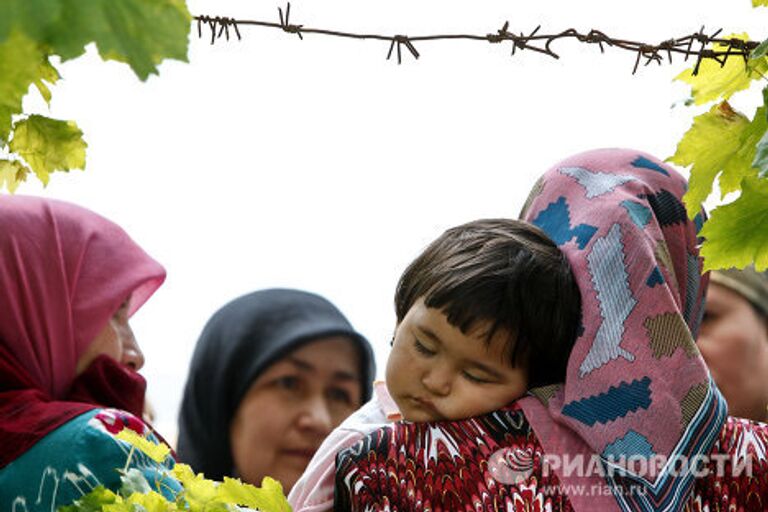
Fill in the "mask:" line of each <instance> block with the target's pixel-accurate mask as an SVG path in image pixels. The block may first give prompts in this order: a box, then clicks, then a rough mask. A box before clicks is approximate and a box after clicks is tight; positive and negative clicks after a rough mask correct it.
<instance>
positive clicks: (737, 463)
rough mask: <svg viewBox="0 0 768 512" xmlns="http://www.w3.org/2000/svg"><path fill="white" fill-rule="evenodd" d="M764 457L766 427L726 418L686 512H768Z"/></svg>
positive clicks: (767, 471) (767, 472)
mask: <svg viewBox="0 0 768 512" xmlns="http://www.w3.org/2000/svg"><path fill="white" fill-rule="evenodd" d="M767 453H768V425H767V424H765V423H757V422H753V421H749V420H744V419H741V418H733V417H729V418H728V422H727V423H726V424H725V426H724V427H723V429H722V430H721V431H720V437H719V438H718V440H717V441H716V443H715V447H714V449H713V450H712V454H717V455H715V456H710V458H709V459H708V462H709V463H708V464H707V466H706V468H703V469H702V471H701V472H702V473H705V475H704V476H702V477H699V478H697V479H696V480H695V483H694V487H693V493H692V496H691V498H690V499H689V500H688V503H686V507H685V509H684V510H685V512H717V511H722V512H726V511H728V512H731V511H733V512H765V511H766V510H768V455H767ZM718 455H721V456H718Z"/></svg>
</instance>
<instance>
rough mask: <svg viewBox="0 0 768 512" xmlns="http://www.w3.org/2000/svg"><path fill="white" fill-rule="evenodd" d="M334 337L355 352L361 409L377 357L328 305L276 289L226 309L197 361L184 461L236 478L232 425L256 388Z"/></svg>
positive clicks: (185, 405) (188, 399)
mask: <svg viewBox="0 0 768 512" xmlns="http://www.w3.org/2000/svg"><path fill="white" fill-rule="evenodd" d="M337 335H342V336H347V337H349V339H350V340H352V342H353V343H354V344H355V345H356V346H357V347H358V350H359V353H360V361H361V367H360V370H361V371H360V374H361V379H362V381H361V382H362V397H363V403H364V402H365V401H367V400H368V399H369V398H370V396H371V385H372V381H373V378H374V376H375V374H376V367H375V362H374V359H373V351H372V350H371V346H370V344H369V343H368V341H367V340H366V339H365V338H364V337H363V336H362V335H361V334H359V333H358V332H356V331H355V330H354V329H353V328H352V325H350V323H349V321H347V319H346V318H345V317H344V315H342V314H341V312H340V311H339V310H338V309H337V308H336V307H335V306H334V305H333V304H331V303H330V302H328V301H327V300H326V299H324V298H322V297H320V296H319V295H315V294H312V293H307V292H303V291H299V290H285V289H271V290H261V291H257V292H253V293H250V294H248V295H244V296H242V297H239V298H237V299H235V300H233V301H232V302H230V303H229V304H227V305H225V306H224V307H222V308H221V309H220V310H219V311H217V312H216V313H215V314H214V315H213V316H212V317H211V319H210V320H209V321H208V323H207V324H206V326H205V328H204V329H203V332H202V334H201V335H200V339H199V340H198V342H197V346H196V347H195V353H194V355H193V356H192V363H191V365H190V369H189V376H188V377H187V384H186V386H185V389H184V397H183V399H182V403H181V412H180V413H179V442H178V450H177V454H178V458H179V460H180V461H181V462H184V463H186V464H189V465H190V466H192V468H193V469H194V470H195V471H197V472H202V473H205V476H206V477H207V478H212V479H215V480H221V479H222V478H223V477H224V476H232V475H233V473H234V463H233V460H232V453H231V450H230V439H229V428H230V423H231V421H232V417H233V416H234V415H235V413H236V412H237V409H238V406H239V405H240V401H241V400H242V399H243V397H244V396H245V394H246V392H247V391H248V389H249V388H250V387H251V384H252V383H253V381H254V380H255V379H256V378H257V377H258V376H259V375H260V374H261V373H262V372H263V371H264V370H266V369H267V368H268V367H269V366H270V365H272V364H273V363H274V362H276V361H277V360H279V359H281V358H282V357H283V356H285V355H287V354H288V353H290V352H292V351H294V350H296V349H297V348H299V347H300V346H301V345H303V344H304V343H307V342H310V341H315V340H318V339H320V338H326V337H330V336H337ZM361 405H362V403H361Z"/></svg>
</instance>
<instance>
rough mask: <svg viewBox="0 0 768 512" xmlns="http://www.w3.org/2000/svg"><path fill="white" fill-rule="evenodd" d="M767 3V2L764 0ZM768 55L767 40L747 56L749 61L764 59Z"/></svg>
mask: <svg viewBox="0 0 768 512" xmlns="http://www.w3.org/2000/svg"><path fill="white" fill-rule="evenodd" d="M766 1H768V0H766ZM766 53H768V39H766V40H765V41H763V42H762V43H760V44H759V45H758V46H757V48H755V49H754V50H752V53H751V54H749V58H750V59H759V58H760V57H764V56H765V54H766Z"/></svg>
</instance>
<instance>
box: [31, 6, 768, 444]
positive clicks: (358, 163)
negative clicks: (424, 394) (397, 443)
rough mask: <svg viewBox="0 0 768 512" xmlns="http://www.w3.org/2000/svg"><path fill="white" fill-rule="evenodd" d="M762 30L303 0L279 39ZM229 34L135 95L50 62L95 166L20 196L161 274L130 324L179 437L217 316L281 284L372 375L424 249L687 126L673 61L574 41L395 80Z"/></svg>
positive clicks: (258, 9) (271, 15)
mask: <svg viewBox="0 0 768 512" xmlns="http://www.w3.org/2000/svg"><path fill="white" fill-rule="evenodd" d="M188 3H189V7H190V10H191V11H192V13H193V14H211V15H226V16H232V17H236V18H241V19H259V20H275V21H276V20H277V7H278V5H281V6H283V7H284V4H280V3H273V2H265V1H255V0H251V1H235V0H216V1H213V0H189V2H188ZM766 12H768V11H766V10H765V9H763V10H753V9H752V8H751V3H750V1H749V0H731V1H729V2H727V3H724V2H722V1H714V0H676V1H669V0H664V1H661V0H646V1H644V2H617V1H615V0H614V1H597V0H581V1H579V2H572V1H564V0H557V1H555V0H537V1H535V2H534V1H528V2H521V1H510V0H507V1H483V2H470V1H468V0H464V1H461V2H457V1H451V0H440V1H437V0H420V1H418V2H413V1H404V0H388V1H371V0H355V1H351V0H347V1H340V0H334V1H325V0H315V1H311V2H310V1H304V0H294V2H292V4H291V21H292V22H293V23H301V24H304V25H306V26H311V27H316V28H330V29H338V30H346V31H353V32H354V31H365V32H378V33H383V34H396V33H405V34H408V35H411V36H415V35H426V34H434V33H451V32H470V33H478V34H485V33H488V32H492V31H495V30H496V29H497V28H499V27H500V26H501V25H502V24H503V22H504V21H505V20H508V21H509V23H510V30H511V31H515V32H520V31H524V32H530V31H531V30H532V29H534V28H535V27H536V26H537V25H539V24H540V25H541V29H540V30H541V33H552V32H559V31H562V30H565V29H567V28H576V29H578V30H580V31H583V32H587V31H588V30H589V29H590V28H595V29H599V30H602V31H603V32H605V33H607V34H608V35H611V36H616V37H623V38H626V39H633V40H642V41H645V42H649V43H658V42H661V41H663V40H665V39H668V38H670V37H673V36H677V37H679V36H682V35H686V34H689V33H691V32H693V31H695V30H698V29H699V27H701V26H702V25H705V26H706V27H707V29H708V30H711V29H715V28H721V27H722V28H723V29H724V33H730V32H735V31H743V30H748V31H749V34H750V36H752V38H754V39H759V38H764V37H766V36H768V34H766V33H765V31H764V30H763V29H764V27H765V26H767V25H768V24H766V18H767V16H766ZM241 33H242V36H243V40H242V41H240V42H237V41H230V42H229V43H227V42H225V41H223V40H222V41H220V42H218V43H217V44H216V45H214V46H211V45H210V44H209V39H208V38H207V37H204V38H203V39H202V40H200V39H198V38H197V35H196V30H193V32H192V38H191V40H190V46H189V63H188V64H182V63H178V62H166V63H164V64H163V65H162V66H161V74H160V76H159V77H152V78H151V79H150V80H149V81H148V82H146V83H141V82H139V80H138V79H136V78H135V76H134V75H132V73H131V72H130V70H129V69H128V68H127V66H125V65H122V64H117V63H114V62H110V63H103V62H101V60H100V59H99V58H98V56H97V55H95V52H93V51H91V52H89V54H88V55H87V56H86V57H84V58H81V59H78V60H75V61H72V62H69V63H66V64H65V65H63V66H61V68H60V70H61V72H62V75H63V78H64V79H63V80H62V81H61V82H60V84H59V85H58V86H57V87H55V88H54V90H53V102H52V104H51V107H50V111H49V115H52V116H54V117H58V118H63V119H74V120H76V121H77V122H78V124H79V125H80V127H81V128H82V129H83V130H84V132H85V134H86V138H87V141H88V144H89V148H88V163H87V169H86V171H85V172H80V171H74V172H71V173H69V174H68V175H65V174H60V175H54V176H53V178H52V180H51V183H50V184H49V185H48V187H47V188H46V189H43V188H42V186H40V185H38V184H36V183H32V184H28V185H23V186H22V187H21V188H20V191H19V192H20V193H25V194H36V195H44V196H49V197H57V198H62V199H66V200H70V201H74V202H77V203H79V204H82V205H84V206H86V207H88V208H91V209H93V210H95V211H97V212H99V213H101V214H103V215H105V216H106V217H108V218H110V219H112V220H114V221H116V222H117V223H119V224H121V225H122V226H123V227H124V228H125V229H126V230H127V231H128V232H129V233H130V234H131V235H132V236H133V238H134V239H135V240H136V241H137V242H139V243H140V244H141V245H142V246H143V247H144V248H145V249H146V250H147V251H148V252H149V253H150V254H151V255H153V256H154V257H155V258H157V259H158V260H159V261H160V262H162V263H163V264H164V265H165V266H166V268H167V270H168V280H167V281H166V284H165V285H164V286H163V287H162V288H161V289H160V290H159V291H158V292H157V294H156V295H155V296H154V298H153V299H152V300H150V302H148V303H147V305H146V306H145V307H144V308H143V309H142V310H140V311H139V313H138V314H137V315H136V316H135V317H134V319H133V322H132V323H133V326H134V330H135V332H136V335H137V339H138V340H139V342H140V343H141V345H142V347H143V349H144V351H145V355H146V358H147V364H146V366H145V369H144V371H143V373H144V375H145V376H146V377H147V379H148V381H149V395H150V398H151V400H152V401H153V402H154V404H155V406H156V408H157V410H158V415H159V417H158V422H157V424H158V428H159V429H160V431H161V432H164V433H166V434H169V435H170V436H171V437H172V436H173V432H174V431H175V420H176V414H177V409H178V403H179V399H180V395H181V391H182V387H183V384H184V379H185V375H186V371H187V366H188V363H189V358H190V356H191V352H192V349H193V346H194V343H195V340H196V339H197V336H198V334H199V332H200V330H201V328H202V326H203V324H204V323H205V322H206V320H207V319H208V317H209V316H210V315H211V314H212V313H213V312H214V311H215V310H216V309H217V308H219V307H220V306H221V305H223V304H224V303H225V302H227V301H228V300H230V299H232V298H234V297H235V296H237V295H240V294H243V293H246V292H249V291H252V290H255V289H259V288H265V287H273V286H283V287H297V288H304V289H307V290H311V291H314V292H317V293H320V294H322V295H325V296H326V297H328V298H329V299H330V300H332V301H333V302H334V303H336V304H337V305H338V306H339V307H340V308H341V309H342V310H343V311H344V313H345V314H346V315H347V316H348V317H349V318H350V320H351V321H352V323H353V324H354V325H355V326H356V327H357V329H358V330H360V331H361V332H362V333H363V334H365V335H366V336H367V337H368V338H369V339H370V341H371V342H372V343H373V345H374V347H375V348H376V353H377V358H378V365H379V371H380V372H381V371H382V369H383V367H384V363H385V360H386V354H387V349H388V341H389V339H390V337H391V333H392V330H393V328H394V312H393V306H392V296H393V291H394V286H395V283H396V280H397V278H398V276H399V274H400V272H401V271H402V270H403V269H404V267H405V266H406V265H407V263H408V262H409V261H410V260H411V259H412V258H413V257H414V256H415V255H416V254H417V253H418V252H419V251H420V250H421V249H422V248H423V247H424V246H425V245H426V244H427V243H428V242H429V241H431V240H432V239H433V238H435V237H436V236H437V235H438V234H439V233H440V232H442V231H443V230H444V229H446V228H448V227H450V226H453V225H456V224H458V223H462V222H465V221H469V220H472V219H476V218H481V217H497V216H516V215H517V213H518V211H519V209H520V206H521V205H522V203H523V201H524V199H525V197H526V195H527V192H528V190H529V188H530V187H531V186H532V184H533V183H534V181H535V179H536V178H537V176H538V175H539V174H541V173H542V172H543V171H544V170H545V169H547V168H548V167H549V166H550V165H552V164H553V163H555V162H556V161H557V160H559V159H561V158H563V157H565V156H567V155H569V154H571V153H574V152H578V151H582V150H587V149H591V148H596V147H606V146H615V147H635V148H638V149H643V150H646V151H649V152H651V153H654V154H656V155H658V156H660V157H668V156H670V155H671V154H672V153H673V152H674V148H675V143H676V141H677V140H678V139H679V138H680V137H681V135H682V134H683V132H684V131H685V130H686V129H687V127H688V125H689V123H690V119H691V117H692V114H693V112H694V111H693V110H691V109H687V108H685V107H681V106H678V107H675V108H672V105H673V104H675V103H677V102H680V101H681V100H683V99H684V98H685V97H686V95H687V89H686V88H685V87H684V86H683V85H681V84H675V83H673V82H672V78H673V76H675V75H676V74H677V73H679V72H680V71H681V70H682V69H683V68H684V64H683V63H682V61H681V60H680V59H678V60H677V62H676V63H675V64H674V65H672V66H669V65H666V64H665V65H663V66H656V65H651V66H648V67H642V68H640V70H639V72H638V74H637V75H636V76H632V74H631V70H632V66H633V64H634V58H635V57H634V55H632V54H629V53H626V52H623V51H619V50H611V49H608V51H607V53H606V54H605V55H600V53H599V50H598V48H597V47H593V46H589V47H587V46H584V45H580V44H578V43H576V42H574V41H561V42H559V43H556V46H555V49H556V51H558V52H559V53H560V54H561V59H560V60H553V59H550V58H547V57H545V56H542V55H539V54H536V53H533V52H530V51H524V52H521V53H520V52H518V53H517V55H516V56H514V57H510V56H509V53H510V49H511V46H510V43H505V44H503V45H490V44H486V43H477V42H475V43H468V42H425V43H421V44H418V45H417V49H418V50H419V51H420V53H421V59H419V61H417V62H415V61H414V60H413V59H412V58H411V57H410V55H409V54H407V53H404V59H403V61H404V62H403V64H402V65H401V66H398V65H397V64H396V63H395V62H394V61H386V60H385V56H386V52H387V49H388V44H387V43H384V42H375V41H352V40H339V39H332V38H326V37H323V36H313V35H306V36H305V37H304V40H303V41H301V40H299V38H298V37H297V36H295V35H290V34H284V33H282V32H280V31H276V30H273V29H257V28H249V27H242V28H241ZM205 36H208V33H205ZM30 96H33V95H30ZM745 104H750V103H745ZM752 104H753V103H752ZM27 105H28V107H29V108H30V109H33V110H34V109H38V110H41V111H47V109H46V108H44V106H43V105H41V104H40V101H36V100H35V99H34V98H30V99H29V101H28V103H27ZM736 105H737V106H738V105H739V102H738V101H736ZM749 114H750V115H751V114H752V112H751V111H750V112H749Z"/></svg>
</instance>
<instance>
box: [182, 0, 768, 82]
mask: <svg viewBox="0 0 768 512" xmlns="http://www.w3.org/2000/svg"><path fill="white" fill-rule="evenodd" d="M277 11H278V17H279V21H259V20H238V19H235V18H229V17H226V16H207V15H203V16H195V17H194V19H195V20H196V21H197V33H198V36H199V37H201V38H202V37H203V25H207V26H208V28H209V29H210V33H211V44H214V43H215V42H216V41H217V40H218V39H221V38H222V37H226V39H227V41H228V40H229V37H230V28H232V29H233V30H234V32H235V35H237V38H238V40H242V36H241V34H240V29H239V28H238V27H240V26H244V25H246V26H248V25H249V26H257V27H266V28H275V29H279V30H282V31H283V32H286V33H288V34H296V35H297V36H298V37H299V39H301V40H303V39H304V34H320V35H324V36H331V37H341V38H347V39H373V40H378V41H387V42H389V43H390V44H389V51H388V52H387V60H389V59H391V57H392V53H393V51H394V50H396V52H397V63H398V64H402V61H403V58H402V49H401V47H403V46H404V47H405V48H406V49H407V50H408V52H410V54H411V55H412V56H413V58H414V59H418V58H419V57H420V56H421V54H420V53H419V52H418V51H417V50H416V47H415V45H414V43H419V42H423V41H441V40H442V41H445V40H467V41H481V42H487V43H491V44H501V43H504V42H505V41H511V42H512V52H511V55H515V53H516V52H517V51H518V50H519V51H523V50H531V51H533V52H537V53H541V54H543V55H546V56H549V57H552V58H554V59H559V58H560V55H558V54H557V53H556V52H555V51H554V50H553V49H552V46H553V43H555V42H556V41H558V40H560V39H575V40H577V41H578V42H580V43H585V44H597V45H598V46H599V48H600V52H601V53H605V47H606V46H608V47H612V48H618V49H621V50H625V51H629V52H632V53H635V54H636V55H637V58H636V59H635V65H634V68H633V69H632V74H635V73H637V69H638V67H639V65H640V63H641V62H642V61H645V62H644V65H645V66H647V65H648V64H650V63H652V62H656V63H658V64H661V63H662V61H663V60H664V57H663V56H664V55H666V56H667V58H668V60H669V62H670V63H672V56H673V55H684V56H685V60H686V61H687V60H688V58H689V57H696V59H697V60H696V65H695V66H694V68H693V74H694V75H696V74H698V72H699V67H700V66H701V62H702V61H703V60H706V59H710V60H714V61H716V62H717V63H719V64H720V65H721V66H725V63H726V62H727V61H728V59H729V58H732V57H737V58H738V57H740V58H742V59H743V60H744V62H745V64H746V62H747V61H748V59H749V55H750V53H751V52H752V50H754V49H755V48H757V46H758V45H759V43H758V42H756V41H750V40H744V39H740V38H733V37H732V38H718V36H719V35H720V33H721V32H722V29H719V30H716V31H714V32H713V33H712V34H711V35H707V34H706V33H705V32H704V27H703V26H702V27H701V29H700V30H699V31H698V32H695V33H693V34H690V35H687V36H684V37H679V38H672V39H667V40H665V41H662V42H661V43H658V44H648V43H643V42H638V41H630V40H626V39H617V38H613V37H609V36H608V35H606V34H605V33H604V32H601V31H599V30H594V29H593V30H590V31H589V32H587V33H586V34H584V33H581V32H579V31H577V30H575V29H572V28H569V29H568V30H564V31H562V32H558V33H555V34H539V29H540V28H541V25H539V26H538V27H536V28H535V29H534V30H532V31H531V32H530V33H529V34H527V35H526V34H525V33H524V32H520V33H519V34H516V33H513V32H510V31H509V22H508V21H505V22H504V24H503V25H502V26H501V28H499V29H497V30H496V31H495V32H491V33H488V34H485V35H479V34H437V35H427V36H407V35H403V34H395V35H382V34H365V33H354V32H343V31H338V30H328V29H321V28H310V27H305V26H304V25H297V24H293V23H291V22H290V15H291V4H290V2H289V3H288V4H287V5H286V8H285V12H283V9H282V7H278V8H277ZM711 44H712V45H715V48H716V49H713V48H709V47H708V46H709V45H711ZM694 45H696V48H694Z"/></svg>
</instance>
